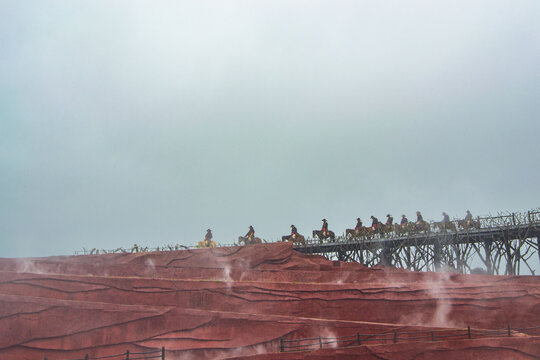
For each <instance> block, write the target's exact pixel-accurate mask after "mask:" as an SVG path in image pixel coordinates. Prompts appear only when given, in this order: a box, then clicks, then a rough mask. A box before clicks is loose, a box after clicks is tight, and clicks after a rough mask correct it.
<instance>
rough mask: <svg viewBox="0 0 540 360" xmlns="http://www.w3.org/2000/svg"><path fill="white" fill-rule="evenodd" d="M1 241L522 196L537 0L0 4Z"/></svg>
mask: <svg viewBox="0 0 540 360" xmlns="http://www.w3.org/2000/svg"><path fill="white" fill-rule="evenodd" d="M0 15H1V19H2V20H1V21H0V257H1V256H3V257H14V256H45V255H54V254H72V253H73V252H74V251H76V250H81V249H82V248H83V247H85V248H87V249H88V248H94V247H96V248H107V249H111V248H117V247H121V246H124V247H127V246H131V245H133V244H134V243H137V244H140V245H144V246H158V245H164V244H173V243H180V244H185V245H190V244H194V243H196V242H197V241H199V240H201V239H202V238H203V236H204V233H205V230H206V229H207V228H211V229H212V230H213V232H214V238H215V240H217V241H218V242H222V243H232V242H233V241H234V240H235V239H236V237H237V236H239V235H243V234H245V233H246V232H247V230H248V226H249V225H253V226H254V227H255V230H256V235H258V236H260V237H261V238H264V239H268V240H271V239H277V238H278V237H281V235H285V234H288V233H289V231H290V228H289V227H290V225H291V224H295V225H296V226H297V227H298V230H299V232H300V233H303V234H308V233H310V232H311V230H313V229H317V228H320V226H321V219H322V218H323V217H325V218H327V219H328V220H329V224H330V229H331V230H334V231H336V232H337V233H342V232H343V231H344V229H345V228H346V227H353V226H354V224H355V219H356V217H361V218H362V220H364V222H368V219H369V216H370V215H372V214H373V215H375V216H377V217H379V219H383V218H384V217H385V215H386V214H387V213H391V214H393V215H394V217H395V218H396V219H397V218H398V217H399V216H400V215H401V214H402V213H403V214H407V215H408V216H409V218H414V212H415V211H416V210H420V211H422V212H423V214H424V217H425V218H427V219H433V220H440V219H441V217H442V216H441V212H442V211H446V212H447V213H449V214H450V215H451V216H452V217H454V216H460V217H462V216H464V214H465V211H466V210H467V209H470V210H471V211H472V213H473V214H474V215H484V214H489V213H497V212H499V211H506V210H508V211H526V210H529V209H532V208H537V207H538V206H540V201H539V200H540V186H539V183H540V167H539V164H540V151H539V150H540V121H539V120H540V119H539V118H540V116H539V114H540V2H539V1H537V0H531V1H521V0H520V1H506V0H505V1H494V0H485V1H454V0H452V1H380V0H376V1H315V0H309V1H294V0H288V1H268V0H266V1H255V0H250V1H222V0H220V1H201V0H197V1H186V2H182V1H96V0H93V1H67V0H66V1H47V0H39V1H21V0H16V1H15V0H14V1H12V0H3V1H2V2H0Z"/></svg>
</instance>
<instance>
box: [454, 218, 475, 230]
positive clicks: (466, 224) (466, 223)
mask: <svg viewBox="0 0 540 360" xmlns="http://www.w3.org/2000/svg"><path fill="white" fill-rule="evenodd" d="M457 223H458V226H459V227H460V228H461V229H464V230H467V229H480V221H474V220H458V221H457Z"/></svg>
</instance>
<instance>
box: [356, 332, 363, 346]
mask: <svg viewBox="0 0 540 360" xmlns="http://www.w3.org/2000/svg"><path fill="white" fill-rule="evenodd" d="M356 337H357V339H358V345H361V344H362V341H361V340H360V333H356Z"/></svg>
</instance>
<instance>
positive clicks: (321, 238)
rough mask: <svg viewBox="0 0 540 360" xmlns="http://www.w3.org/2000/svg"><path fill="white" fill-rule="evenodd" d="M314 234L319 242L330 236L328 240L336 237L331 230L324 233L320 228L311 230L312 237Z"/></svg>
mask: <svg viewBox="0 0 540 360" xmlns="http://www.w3.org/2000/svg"><path fill="white" fill-rule="evenodd" d="M315 236H316V237H318V238H319V242H320V243H322V242H323V240H326V239H328V238H330V240H334V239H335V238H336V235H335V234H334V232H333V231H328V234H327V235H324V234H323V232H322V230H313V237H315Z"/></svg>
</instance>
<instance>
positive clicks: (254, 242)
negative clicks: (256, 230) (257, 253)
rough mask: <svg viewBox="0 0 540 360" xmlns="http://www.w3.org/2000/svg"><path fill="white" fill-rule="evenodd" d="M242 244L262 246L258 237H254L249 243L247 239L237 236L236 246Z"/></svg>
mask: <svg viewBox="0 0 540 360" xmlns="http://www.w3.org/2000/svg"><path fill="white" fill-rule="evenodd" d="M242 243H244V245H254V244H262V240H261V239H260V238H258V237H255V238H253V240H251V241H250V240H249V238H247V237H244V236H239V237H238V244H242Z"/></svg>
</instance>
